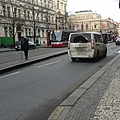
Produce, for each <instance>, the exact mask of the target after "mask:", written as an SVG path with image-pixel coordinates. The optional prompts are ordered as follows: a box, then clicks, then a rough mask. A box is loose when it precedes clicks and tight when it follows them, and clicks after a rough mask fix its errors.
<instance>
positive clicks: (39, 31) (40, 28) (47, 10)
mask: <svg viewBox="0 0 120 120" xmlns="http://www.w3.org/2000/svg"><path fill="white" fill-rule="evenodd" d="M66 5H67V0H58V1H56V0H4V1H0V29H1V31H0V37H13V38H14V41H18V40H20V38H21V37H24V36H26V37H28V38H29V39H30V40H31V41H34V42H37V44H46V31H47V30H49V29H50V30H51V29H55V28H56V15H57V14H56V13H59V12H60V15H61V16H62V15H65V13H66ZM56 6H57V7H56Z"/></svg>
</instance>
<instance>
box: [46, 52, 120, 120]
mask: <svg viewBox="0 0 120 120" xmlns="http://www.w3.org/2000/svg"><path fill="white" fill-rule="evenodd" d="M119 57H120V54H118V55H117V56H116V57H114V58H113V59H112V60H111V61H109V62H108V63H107V64H106V65H105V66H103V67H102V68H101V69H100V70H98V71H97V72H96V73H95V74H94V75H92V76H91V77H90V78H89V79H88V80H87V81H85V82H84V83H83V84H82V85H81V86H80V87H79V88H78V89H76V90H75V91H74V92H73V93H72V94H71V95H70V96H68V98H66V99H65V100H64V101H63V102H62V103H61V104H60V105H59V106H58V107H57V108H56V109H55V110H54V111H53V113H52V114H51V115H50V116H49V118H48V120H64V119H65V117H66V115H67V114H68V112H69V111H70V109H72V107H73V106H74V105H75V103H76V102H77V101H78V100H79V99H80V97H82V95H83V94H84V93H85V92H86V91H87V90H88V89H89V88H90V87H91V86H92V85H93V84H94V83H95V82H96V81H97V80H98V79H99V78H100V76H101V75H102V74H104V73H105V71H106V70H107V69H108V68H109V67H110V66H111V65H112V64H113V63H114V62H115V61H116V60H117V59H118V58H119Z"/></svg>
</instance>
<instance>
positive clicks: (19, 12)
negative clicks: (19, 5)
mask: <svg viewBox="0 0 120 120" xmlns="http://www.w3.org/2000/svg"><path fill="white" fill-rule="evenodd" d="M18 17H19V18H20V17H21V11H20V9H18Z"/></svg>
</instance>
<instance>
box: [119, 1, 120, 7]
mask: <svg viewBox="0 0 120 120" xmlns="http://www.w3.org/2000/svg"><path fill="white" fill-rule="evenodd" d="M119 8H120V0H119Z"/></svg>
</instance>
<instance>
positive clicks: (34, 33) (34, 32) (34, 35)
mask: <svg viewBox="0 0 120 120" xmlns="http://www.w3.org/2000/svg"><path fill="white" fill-rule="evenodd" d="M32 12H33V39H34V43H36V41H35V37H36V30H35V8H34V3H33V0H32Z"/></svg>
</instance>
